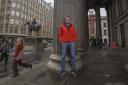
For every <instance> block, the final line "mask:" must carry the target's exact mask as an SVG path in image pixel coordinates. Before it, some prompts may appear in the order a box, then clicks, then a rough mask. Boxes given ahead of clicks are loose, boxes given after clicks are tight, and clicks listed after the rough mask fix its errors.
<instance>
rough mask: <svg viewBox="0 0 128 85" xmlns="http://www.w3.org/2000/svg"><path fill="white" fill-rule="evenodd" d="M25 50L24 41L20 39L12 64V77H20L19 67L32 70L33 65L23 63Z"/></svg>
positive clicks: (17, 42)
mask: <svg viewBox="0 0 128 85" xmlns="http://www.w3.org/2000/svg"><path fill="white" fill-rule="evenodd" d="M23 48H24V45H23V39H22V38H18V39H17V41H16V46H15V51H14V54H13V64H12V71H13V75H12V77H17V76H18V75H19V71H18V65H19V66H22V67H25V68H30V69H32V64H29V63H25V62H23V61H24V59H25V55H24V53H23Z"/></svg>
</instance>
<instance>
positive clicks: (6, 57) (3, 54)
mask: <svg viewBox="0 0 128 85" xmlns="http://www.w3.org/2000/svg"><path fill="white" fill-rule="evenodd" d="M8 56H9V54H8V53H1V58H0V61H3V60H4V63H5V64H7V62H8Z"/></svg>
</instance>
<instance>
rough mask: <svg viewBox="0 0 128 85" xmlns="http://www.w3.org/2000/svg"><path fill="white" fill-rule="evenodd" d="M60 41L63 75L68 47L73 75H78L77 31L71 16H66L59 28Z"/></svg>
mask: <svg viewBox="0 0 128 85" xmlns="http://www.w3.org/2000/svg"><path fill="white" fill-rule="evenodd" d="M58 37H59V41H60V42H61V77H63V76H65V75H66V73H65V63H66V52H67V49H69V51H70V55H71V57H70V59H71V67H72V75H73V76H77V75H76V66H75V43H76V41H77V33H76V30H75V27H74V26H73V24H71V18H70V17H69V16H67V17H65V19H64V23H63V24H62V25H61V26H60V28H59V33H58Z"/></svg>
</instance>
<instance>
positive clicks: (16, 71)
mask: <svg viewBox="0 0 128 85" xmlns="http://www.w3.org/2000/svg"><path fill="white" fill-rule="evenodd" d="M18 65H19V66H22V67H25V68H29V67H31V64H28V63H23V62H22V61H21V60H18V61H17V60H13V64H12V71H13V75H16V76H18V75H19V71H18Z"/></svg>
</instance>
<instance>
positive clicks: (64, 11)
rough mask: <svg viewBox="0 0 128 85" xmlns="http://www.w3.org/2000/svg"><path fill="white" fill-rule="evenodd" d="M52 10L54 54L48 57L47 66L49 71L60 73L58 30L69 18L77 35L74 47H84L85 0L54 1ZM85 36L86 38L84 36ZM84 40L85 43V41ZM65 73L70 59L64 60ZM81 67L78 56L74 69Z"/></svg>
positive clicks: (68, 67)
mask: <svg viewBox="0 0 128 85" xmlns="http://www.w3.org/2000/svg"><path fill="white" fill-rule="evenodd" d="M54 2H55V4H54V5H55V6H54V7H55V8H54V54H52V55H51V56H50V61H49V62H48V64H47V66H48V68H49V69H50V70H52V71H55V72H59V71H60V60H61V57H60V42H59V41H58V38H57V33H58V28H59V26H60V24H61V23H62V21H63V19H64V17H65V16H71V18H72V23H73V24H74V25H75V27H76V30H77V35H78V42H77V45H76V47H77V48H80V47H82V45H83V47H84V46H86V45H87V44H83V42H85V43H87V42H88V40H87V39H88V34H86V33H87V32H86V31H87V28H86V20H87V17H86V16H87V15H86V0H55V1H54ZM86 35H87V36H86ZM85 40H86V41H85ZM66 61H67V64H66V71H67V72H70V71H71V67H70V63H69V61H70V59H69V58H67V59H66ZM81 67H82V63H81V61H80V56H79V55H78V54H77V56H76V68H77V70H79V69H80V68H81Z"/></svg>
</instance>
